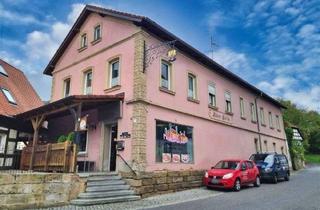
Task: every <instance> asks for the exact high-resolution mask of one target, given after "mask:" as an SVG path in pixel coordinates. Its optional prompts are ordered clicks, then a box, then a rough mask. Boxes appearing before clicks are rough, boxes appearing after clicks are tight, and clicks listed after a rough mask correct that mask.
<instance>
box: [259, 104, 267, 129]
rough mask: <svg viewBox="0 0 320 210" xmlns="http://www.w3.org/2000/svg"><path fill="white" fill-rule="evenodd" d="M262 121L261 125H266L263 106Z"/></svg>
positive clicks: (261, 109) (261, 108)
mask: <svg viewBox="0 0 320 210" xmlns="http://www.w3.org/2000/svg"><path fill="white" fill-rule="evenodd" d="M260 121H261V125H265V124H266V120H265V117H264V109H263V107H260Z"/></svg>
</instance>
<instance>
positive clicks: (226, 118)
mask: <svg viewBox="0 0 320 210" xmlns="http://www.w3.org/2000/svg"><path fill="white" fill-rule="evenodd" d="M209 118H210V119H212V120H220V121H224V122H228V123H231V121H232V117H231V116H229V115H227V114H224V113H220V112H217V111H214V110H212V109H209Z"/></svg>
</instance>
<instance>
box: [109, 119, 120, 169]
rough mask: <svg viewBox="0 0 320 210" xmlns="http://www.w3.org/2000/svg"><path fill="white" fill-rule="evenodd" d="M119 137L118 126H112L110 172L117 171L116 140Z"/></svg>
mask: <svg viewBox="0 0 320 210" xmlns="http://www.w3.org/2000/svg"><path fill="white" fill-rule="evenodd" d="M117 136H118V126H117V125H114V126H111V148H110V171H115V170H116V160H117V150H116V144H117V142H116V140H117Z"/></svg>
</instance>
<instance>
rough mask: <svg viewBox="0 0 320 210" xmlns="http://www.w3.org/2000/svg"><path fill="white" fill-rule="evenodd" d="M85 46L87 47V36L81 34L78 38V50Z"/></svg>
mask: <svg viewBox="0 0 320 210" xmlns="http://www.w3.org/2000/svg"><path fill="white" fill-rule="evenodd" d="M87 46H88V38H87V34H82V35H81V37H80V48H84V47H87Z"/></svg>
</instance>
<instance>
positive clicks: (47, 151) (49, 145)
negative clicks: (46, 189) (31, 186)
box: [44, 144, 51, 171]
mask: <svg viewBox="0 0 320 210" xmlns="http://www.w3.org/2000/svg"><path fill="white" fill-rule="evenodd" d="M50 152H51V144H47V150H46V159H45V165H44V171H48V164H49V157H50Z"/></svg>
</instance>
